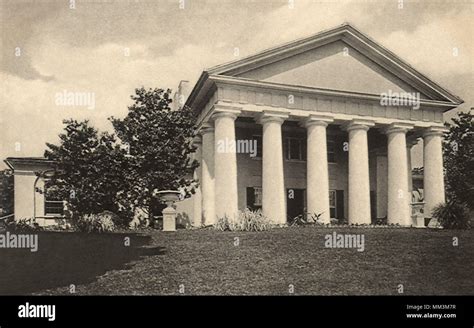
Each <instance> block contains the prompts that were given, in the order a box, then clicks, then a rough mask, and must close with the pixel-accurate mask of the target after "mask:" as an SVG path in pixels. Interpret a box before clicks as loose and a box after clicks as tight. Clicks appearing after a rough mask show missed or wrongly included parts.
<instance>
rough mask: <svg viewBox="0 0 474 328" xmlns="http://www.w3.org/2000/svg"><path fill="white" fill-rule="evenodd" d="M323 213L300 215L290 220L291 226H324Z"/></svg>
mask: <svg viewBox="0 0 474 328" xmlns="http://www.w3.org/2000/svg"><path fill="white" fill-rule="evenodd" d="M322 214H323V213H319V214H318V213H305V214H300V215H298V216H296V217H294V218H291V219H290V220H289V225H290V226H295V225H308V224H313V225H324V223H322V222H321V215H322Z"/></svg>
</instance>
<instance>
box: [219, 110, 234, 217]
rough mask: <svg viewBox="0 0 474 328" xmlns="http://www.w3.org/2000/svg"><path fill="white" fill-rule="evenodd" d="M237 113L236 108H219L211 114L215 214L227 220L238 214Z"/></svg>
mask: <svg viewBox="0 0 474 328" xmlns="http://www.w3.org/2000/svg"><path fill="white" fill-rule="evenodd" d="M238 114H239V111H236V110H221V111H216V112H215V113H214V114H213V115H212V119H214V128H215V151H214V154H215V158H214V163H215V173H216V180H215V185H216V216H217V218H223V217H227V218H228V219H229V220H234V219H235V218H236V217H237V215H238V192H237V191H238V190H237V156H236V152H235V142H236V141H235V119H236V118H237V115H238ZM232 144H233V145H234V147H233V148H232ZM222 145H224V147H222ZM225 145H227V146H229V147H227V146H225Z"/></svg>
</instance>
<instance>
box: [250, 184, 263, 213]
mask: <svg viewBox="0 0 474 328" xmlns="http://www.w3.org/2000/svg"><path fill="white" fill-rule="evenodd" d="M247 207H248V208H249V209H251V210H257V209H260V208H262V187H247Z"/></svg>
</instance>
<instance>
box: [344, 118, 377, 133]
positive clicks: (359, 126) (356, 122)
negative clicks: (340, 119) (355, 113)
mask: <svg viewBox="0 0 474 328" xmlns="http://www.w3.org/2000/svg"><path fill="white" fill-rule="evenodd" d="M374 125H375V122H374V121H372V120H365V119H364V120H363V119H353V120H352V121H350V122H348V123H347V124H346V125H345V126H344V128H345V130H346V131H351V130H365V131H368V130H369V129H370V128H371V127H373V126H374Z"/></svg>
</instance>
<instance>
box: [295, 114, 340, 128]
mask: <svg viewBox="0 0 474 328" xmlns="http://www.w3.org/2000/svg"><path fill="white" fill-rule="evenodd" d="M332 122H334V118H332V117H331V116H326V115H317V114H310V115H309V116H308V117H307V118H306V119H305V120H304V121H302V122H301V123H300V125H301V126H303V127H309V126H312V125H316V126H318V125H319V126H324V127H327V126H328V124H329V123H332Z"/></svg>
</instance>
